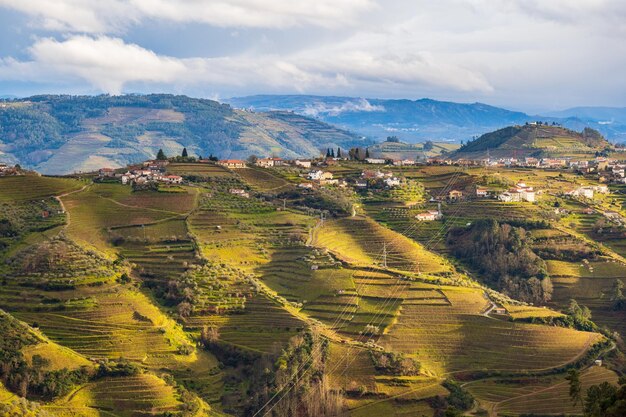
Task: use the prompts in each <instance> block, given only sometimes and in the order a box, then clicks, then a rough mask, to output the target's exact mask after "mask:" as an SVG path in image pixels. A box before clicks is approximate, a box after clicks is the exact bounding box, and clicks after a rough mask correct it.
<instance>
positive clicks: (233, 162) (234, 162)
mask: <svg viewBox="0 0 626 417" xmlns="http://www.w3.org/2000/svg"><path fill="white" fill-rule="evenodd" d="M217 164H218V165H221V166H223V167H226V168H231V169H236V168H245V167H246V163H245V162H244V161H242V160H240V159H222V160H221V161H217Z"/></svg>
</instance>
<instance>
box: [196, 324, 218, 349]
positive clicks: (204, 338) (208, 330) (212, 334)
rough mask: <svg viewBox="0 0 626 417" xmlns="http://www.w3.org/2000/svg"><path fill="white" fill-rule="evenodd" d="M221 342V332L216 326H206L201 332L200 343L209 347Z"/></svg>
mask: <svg viewBox="0 0 626 417" xmlns="http://www.w3.org/2000/svg"><path fill="white" fill-rule="evenodd" d="M219 340H220V331H219V329H218V328H217V327H216V326H204V327H203V328H202V331H201V332H200V342H202V344H203V345H205V346H208V345H210V344H211V343H216V342H217V341H219Z"/></svg>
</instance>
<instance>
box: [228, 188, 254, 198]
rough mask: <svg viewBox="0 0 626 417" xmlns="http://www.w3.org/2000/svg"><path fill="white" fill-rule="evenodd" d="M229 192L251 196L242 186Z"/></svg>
mask: <svg viewBox="0 0 626 417" xmlns="http://www.w3.org/2000/svg"><path fill="white" fill-rule="evenodd" d="M229 192H230V193H231V194H234V195H237V196H239V197H243V198H250V194H249V193H248V192H247V191H246V190H244V189H241V188H231V189H230V190H229Z"/></svg>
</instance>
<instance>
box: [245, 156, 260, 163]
mask: <svg viewBox="0 0 626 417" xmlns="http://www.w3.org/2000/svg"><path fill="white" fill-rule="evenodd" d="M258 160H259V157H258V156H256V155H250V156H249V157H248V159H247V161H248V163H249V164H250V165H254V164H256V161H258Z"/></svg>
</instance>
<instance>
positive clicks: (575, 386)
mask: <svg viewBox="0 0 626 417" xmlns="http://www.w3.org/2000/svg"><path fill="white" fill-rule="evenodd" d="M565 379H566V380H568V381H569V397H570V398H571V399H572V402H573V403H574V405H578V404H582V401H583V399H582V384H581V382H580V371H579V370H578V369H570V370H569V372H568V373H567V376H566V377H565Z"/></svg>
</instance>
